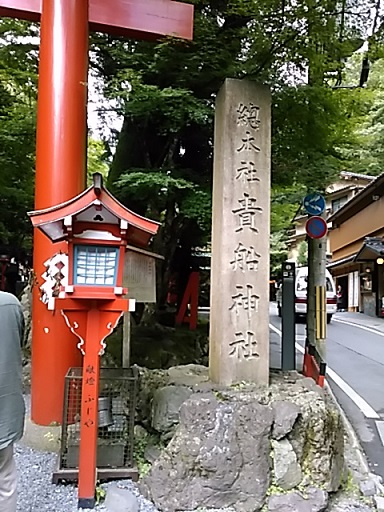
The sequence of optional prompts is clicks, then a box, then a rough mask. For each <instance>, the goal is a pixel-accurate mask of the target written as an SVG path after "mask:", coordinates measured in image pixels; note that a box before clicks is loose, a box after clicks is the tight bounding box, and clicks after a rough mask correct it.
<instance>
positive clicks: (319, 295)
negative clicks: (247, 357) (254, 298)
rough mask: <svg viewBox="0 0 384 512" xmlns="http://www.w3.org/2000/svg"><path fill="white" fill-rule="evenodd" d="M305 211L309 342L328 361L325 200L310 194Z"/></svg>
mask: <svg viewBox="0 0 384 512" xmlns="http://www.w3.org/2000/svg"><path fill="white" fill-rule="evenodd" d="M304 208H305V210H306V211H307V213H308V214H309V218H308V220H307V223H306V225H305V229H306V232H307V241H308V278H307V341H308V343H309V345H310V346H312V347H315V348H316V349H317V352H318V354H319V356H320V357H321V358H322V359H323V360H325V357H326V349H325V340H326V326H327V299H326V277H325V264H326V246H327V239H326V234H327V223H326V221H325V213H324V211H325V199H324V197H323V196H322V195H321V194H319V193H318V192H315V193H313V194H308V195H307V196H306V197H305V198H304Z"/></svg>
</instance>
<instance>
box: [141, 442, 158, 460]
mask: <svg viewBox="0 0 384 512" xmlns="http://www.w3.org/2000/svg"><path fill="white" fill-rule="evenodd" d="M160 455H161V449H160V447H159V446H155V445H149V446H147V447H146V448H145V450H144V458H145V460H146V461H147V462H149V463H150V464H153V463H154V462H155V460H157V459H158V458H159V457H160Z"/></svg>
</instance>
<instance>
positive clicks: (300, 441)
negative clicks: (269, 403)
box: [288, 392, 344, 492]
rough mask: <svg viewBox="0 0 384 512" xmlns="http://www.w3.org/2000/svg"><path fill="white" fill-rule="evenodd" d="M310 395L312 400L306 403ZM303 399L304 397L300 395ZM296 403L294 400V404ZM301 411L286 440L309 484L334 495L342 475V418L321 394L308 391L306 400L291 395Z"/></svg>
mask: <svg viewBox="0 0 384 512" xmlns="http://www.w3.org/2000/svg"><path fill="white" fill-rule="evenodd" d="M308 395H313V400H311V401H309V400H308ZM303 397H305V395H303ZM296 400H297V401H296ZM294 401H295V403H297V404H298V405H300V408H301V415H300V417H299V418H298V420H297V421H296V423H295V425H294V427H293V429H292V432H291V433H290V434H288V439H289V441H290V442H291V443H292V446H293V448H294V450H295V452H296V455H297V458H298V461H299V463H300V466H301V468H302V471H303V472H304V473H305V474H308V475H311V477H310V478H311V482H313V484H314V485H316V486H318V487H324V488H325V489H326V490H327V491H328V492H336V491H337V490H338V489H339V487H340V485H341V483H342V478H343V474H344V426H343V422H342V418H341V415H340V413H339V412H338V411H336V410H335V409H333V408H331V407H330V406H329V405H328V404H327V403H326V402H325V401H324V399H323V398H321V396H320V395H317V396H316V395H315V394H314V393H313V392H310V393H308V392H307V398H306V400H302V398H298V397H297V395H296V396H294Z"/></svg>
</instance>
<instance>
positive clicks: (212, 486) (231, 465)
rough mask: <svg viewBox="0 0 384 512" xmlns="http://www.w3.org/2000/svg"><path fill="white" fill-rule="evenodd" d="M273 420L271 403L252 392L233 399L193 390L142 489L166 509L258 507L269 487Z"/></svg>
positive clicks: (243, 511)
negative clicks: (176, 427) (239, 399)
mask: <svg viewBox="0 0 384 512" xmlns="http://www.w3.org/2000/svg"><path fill="white" fill-rule="evenodd" d="M272 422H273V412H272V409H271V408H270V407H269V406H264V405H261V404H259V403H258V402H257V401H255V400H253V399H252V397H251V396H248V397H247V399H244V397H243V399H242V400H241V401H235V400H220V399H218V398H217V397H216V396H215V395H214V394H213V393H207V394H196V395H193V396H192V397H191V398H190V399H189V400H187V402H185V403H184V404H183V406H182V407H181V411H180V425H179V428H178V430H177V432H176V434H175V436H174V437H173V439H172V441H171V442H170V444H169V445H168V447H167V448H166V449H165V451H164V452H163V453H162V455H161V456H160V458H159V459H157V461H156V462H155V464H154V465H153V466H152V469H151V471H150V473H149V474H148V475H147V476H146V477H145V478H144V479H143V481H142V482H141V490H142V491H143V493H144V494H145V495H146V496H147V497H148V498H149V499H151V500H152V501H153V502H154V503H155V505H156V506H157V507H158V508H159V509H160V510H164V511H166V512H174V511H176V510H193V509H196V508H201V507H206V508H225V507H233V506H236V510H239V511H241V512H253V511H255V510H259V509H260V508H261V507H262V505H263V503H264V501H265V497H266V493H267V490H268V487H269V467H270V443H269V437H270V432H271V428H272ZM170 482H172V485H169V483H170Z"/></svg>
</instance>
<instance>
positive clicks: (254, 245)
mask: <svg viewBox="0 0 384 512" xmlns="http://www.w3.org/2000/svg"><path fill="white" fill-rule="evenodd" d="M270 105H271V100H270V92H269V88H268V87H267V86H263V85H258V84H256V83H255V82H251V81H248V80H234V79H227V80H226V81H225V83H224V85H223V87H222V88H221V89H220V92H219V94H218V96H217V100H216V119H215V140H214V173H213V218H212V260H211V312H210V353H209V373H210V378H211V380H212V381H213V382H216V383H219V384H223V385H231V384H233V383H236V382H240V381H253V382H256V383H259V384H267V383H268V376H269V232H270V228H269V226H270V159H271V158H270V147H271V143H270V132H271V114H270V109H271V106H270Z"/></svg>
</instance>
